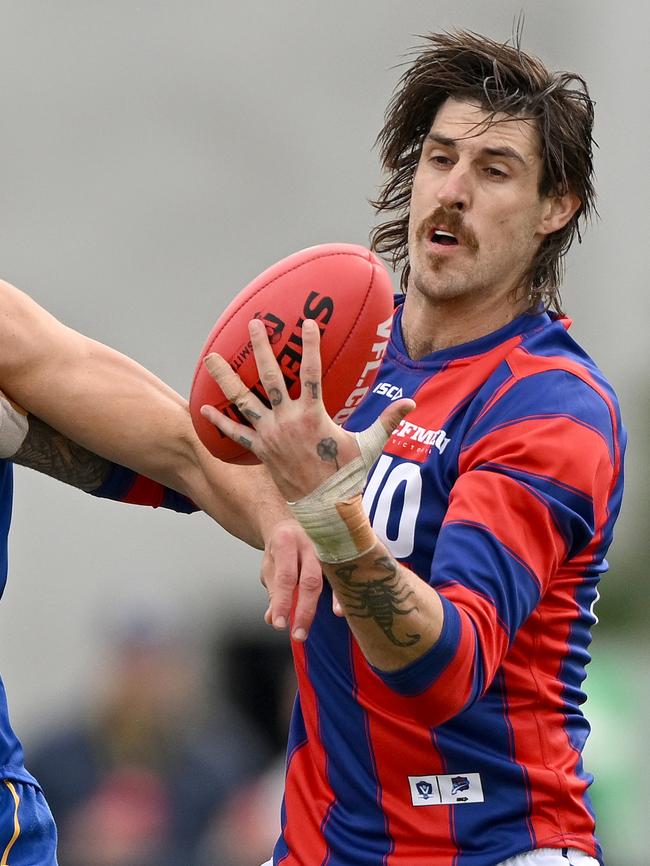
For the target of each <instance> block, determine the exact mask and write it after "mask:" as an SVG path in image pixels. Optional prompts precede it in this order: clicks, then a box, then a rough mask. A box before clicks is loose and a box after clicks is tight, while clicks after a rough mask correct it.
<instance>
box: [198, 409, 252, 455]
mask: <svg viewBox="0 0 650 866" xmlns="http://www.w3.org/2000/svg"><path fill="white" fill-rule="evenodd" d="M200 411H201V415H203V417H204V418H206V419H207V420H208V421H209V422H210V423H211V424H214V426H215V427H216V428H217V429H218V430H221V432H222V433H223V434H224V436H228V437H229V438H230V439H232V440H233V441H234V442H239V443H240V445H243V446H244V448H249V449H250V450H251V451H252V452H253V453H254V454H255V453H256V449H255V446H256V444H257V442H256V433H255V431H254V430H253V429H252V428H251V427H246V426H245V425H244V424H238V423H237V422H236V421H233V420H232V418H228V417H227V416H226V415H224V414H223V412H220V411H219V410H218V409H215V408H214V406H209V405H207V404H206V405H205V406H201V410H200Z"/></svg>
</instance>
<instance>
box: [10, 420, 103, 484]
mask: <svg viewBox="0 0 650 866" xmlns="http://www.w3.org/2000/svg"><path fill="white" fill-rule="evenodd" d="M27 417H28V419H29V430H28V431H27V436H26V437H25V439H24V441H23V444H22V445H21V446H20V448H19V449H18V451H16V453H15V454H14V456H13V457H12V458H11V459H12V460H13V462H14V463H18V464H20V465H21V466H28V467H29V468H30V469H36V471H37V472H43V473H44V474H45V475H50V476H51V477H52V478H57V479H58V480H59V481H63V482H65V483H66V484H71V485H72V486H73V487H78V488H79V489H80V490H84V491H85V492H86V493H92V491H93V490H97V489H98V488H99V487H101V485H102V484H103V483H104V481H105V480H106V478H107V476H108V473H109V471H110V468H111V466H112V464H111V462H110V461H109V460H105V459H104V458H103V457H99V455H97V454H93V453H92V451H88V450H86V449H85V448H83V447H82V446H81V445H77V443H76V442H72V441H71V440H70V439H67V438H66V437H65V436H63V435H62V434H61V433H59V432H58V431H57V430H54V429H53V428H52V427H50V426H49V425H48V424H46V423H45V422H44V421H41V420H40V418H36V417H35V416H34V415H31V414H30V415H28V416H27Z"/></svg>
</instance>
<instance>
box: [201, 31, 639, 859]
mask: <svg viewBox="0 0 650 866" xmlns="http://www.w3.org/2000/svg"><path fill="white" fill-rule="evenodd" d="M592 122H593V109H592V102H591V100H590V98H589V94H588V91H587V87H586V85H585V82H584V81H583V80H582V79H581V78H580V77H579V76H576V75H570V74H567V73H552V72H549V71H548V70H547V69H546V68H545V66H544V65H543V64H542V63H541V62H540V61H539V60H537V59H536V58H533V57H531V56H529V55H527V54H525V53H524V52H523V51H522V50H521V48H520V46H519V44H518V39H515V40H514V44H505V45H504V44H500V43H498V42H494V41H492V40H490V39H487V38H483V37H481V36H479V35H476V34H473V33H468V32H458V33H453V34H442V35H440V34H437V35H433V36H431V37H429V38H428V40H427V42H426V44H425V45H424V47H423V49H422V50H421V52H420V54H419V55H418V56H417V58H416V59H415V61H414V62H413V63H412V65H411V66H410V67H409V68H408V69H407V71H406V73H405V74H404V75H403V77H402V79H401V82H400V85H399V87H398V90H397V92H396V94H395V96H394V98H393V100H392V102H391V104H390V105H389V108H388V111H387V115H386V121H385V125H384V128H383V130H382V132H381V134H380V137H379V141H380V143H381V153H382V160H383V166H384V168H385V170H386V172H387V178H386V182H385V184H384V186H383V189H382V190H381V192H380V195H379V197H378V199H377V201H376V202H375V204H376V207H377V209H378V210H379V212H380V213H384V212H385V213H388V214H390V216H391V219H389V221H387V222H385V223H384V224H382V225H380V226H379V227H378V228H377V229H376V230H375V232H374V235H373V243H374V248H375V249H376V250H377V251H379V252H380V253H383V254H386V255H388V256H389V257H390V258H391V259H392V261H393V263H394V264H395V265H397V266H401V267H402V268H403V270H402V287H403V289H404V296H403V297H400V298H399V299H398V300H397V302H396V309H395V318H394V324H393V330H392V337H391V342H390V344H389V347H388V350H387V353H386V357H385V359H384V362H383V364H382V367H381V368H380V371H379V374H378V378H377V384H376V386H375V388H374V390H373V393H372V394H370V395H369V396H368V397H367V398H366V400H365V401H364V402H363V403H362V404H361V405H360V406H359V408H358V409H357V411H356V412H355V414H354V415H353V416H352V418H351V419H350V422H349V424H348V425H347V430H343V429H341V428H339V427H337V426H336V425H335V424H334V423H333V422H332V421H331V420H330V419H329V418H328V416H327V414H326V413H325V411H324V408H323V404H322V401H321V397H320V389H319V383H320V358H319V352H318V339H319V336H318V330H317V328H316V327H314V326H313V323H311V322H305V324H304V327H303V341H304V360H303V364H302V369H301V382H302V393H301V397H300V398H299V399H298V400H295V401H292V400H290V399H289V398H288V397H287V394H286V390H284V391H283V392H282V393H283V399H282V400H281V401H278V400H275V401H274V403H275V404H276V405H274V406H273V408H272V409H268V408H267V407H266V406H264V405H262V403H261V402H260V401H259V400H257V398H256V397H255V396H254V395H252V394H251V393H250V392H248V391H246V389H245V387H244V386H243V385H242V383H241V382H240V380H239V378H238V377H237V375H236V374H235V373H234V372H233V371H232V370H231V369H230V368H229V367H228V365H227V364H226V363H225V361H224V360H223V359H221V358H220V357H219V356H216V355H215V356H211V357H210V358H209V359H208V361H207V363H208V367H209V369H210V370H211V372H212V373H213V375H214V376H215V378H216V379H217V380H218V381H219V383H220V384H221V386H222V387H223V388H224V390H225V391H226V393H227V395H228V396H229V398H231V399H237V401H238V405H240V406H245V407H246V408H248V409H250V410H251V411H250V415H249V417H253V416H254V415H257V416H259V420H258V421H256V422H255V432H251V431H250V430H249V429H248V428H246V429H244V428H242V427H240V426H239V425H237V424H236V423H235V422H233V421H231V420H229V419H228V418H226V417H225V416H223V415H220V413H218V412H216V410H213V409H211V408H210V407H204V410H203V411H204V414H205V416H206V417H208V418H210V419H211V420H212V421H213V422H214V423H215V424H216V425H217V426H218V428H219V429H220V430H221V431H222V432H224V433H226V434H227V435H230V436H231V437H233V438H236V439H239V440H240V441H243V440H247V441H248V442H249V443H250V447H251V448H252V450H253V451H254V453H255V454H256V455H257V456H258V457H259V458H260V459H261V460H262V461H263V462H264V463H265V464H266V465H267V467H268V469H269V470H270V472H271V474H272V476H273V478H274V480H275V482H276V484H277V486H278V487H279V489H280V492H281V493H282V494H283V496H284V497H285V498H286V499H287V500H288V501H289V503H290V505H291V507H292V509H293V511H294V514H295V516H296V517H297V519H298V521H299V522H300V523H301V524H302V526H303V528H304V529H305V531H306V532H307V533H308V535H309V536H310V537H311V538H312V540H313V541H314V544H315V547H316V551H317V554H318V557H319V560H320V563H321V566H322V570H323V573H324V574H325V577H326V578H327V581H326V588H325V592H324V598H323V599H322V601H321V604H320V606H319V608H318V611H317V614H316V617H315V619H314V623H313V625H312V628H311V631H310V634H309V638H308V640H307V641H306V642H305V643H294V657H295V665H296V670H297V674H298V680H299V699H298V701H297V704H296V707H295V711H294V718H293V721H292V725H291V731H290V741H289V753H288V767H287V779H286V790H285V809H284V815H283V826H282V835H281V837H280V840H279V841H278V843H277V846H276V848H275V852H274V856H273V861H272V862H273V863H274V864H284V866H297V864H319V863H327V864H328V866H362V864H364V866H379V864H385V866H452V864H453V866H463V864H466V866H497V864H503V863H504V862H507V863H508V866H515V864H516V866H524V864H526V866H569V864H573V866H587V864H591V866H593V864H594V863H595V859H597V860H600V861H601V862H602V854H601V851H600V847H599V844H598V842H597V839H596V836H595V822H594V816H593V813H592V810H591V806H590V802H589V798H588V793H587V789H588V787H589V785H590V783H591V777H590V776H589V775H588V774H587V773H586V772H585V770H584V769H583V766H582V760H581V752H582V749H583V746H584V743H585V740H586V737H587V734H588V730H589V728H588V724H587V722H586V720H585V719H584V717H583V715H582V712H581V710H580V705H581V704H582V703H583V701H584V700H585V696H584V694H583V692H582V682H583V680H584V677H585V665H586V664H587V662H588V661H589V655H588V647H589V643H590V629H591V626H592V625H593V623H594V622H595V618H594V616H593V613H592V606H593V603H594V602H595V600H596V598H597V590H596V586H597V583H598V580H599V578H600V576H601V574H602V573H603V572H604V571H605V570H606V567H607V566H606V561H605V553H606V551H607V548H608V546H609V544H610V542H611V540H612V529H613V524H614V521H615V519H616V516H617V514H618V511H619V507H620V501H621V493H622V474H621V465H622V455H623V450H624V445H625V434H624V431H623V428H622V426H621V421H620V417H619V411H618V406H617V401H616V397H615V395H614V394H613V392H612V389H611V387H610V386H609V384H608V383H607V382H606V381H605V379H604V377H603V376H602V374H601V373H600V371H599V370H598V368H597V367H596V365H595V364H594V362H593V361H592V360H591V359H590V358H589V357H588V356H587V354H586V353H585V352H584V351H583V350H582V349H581V348H580V347H579V346H578V345H577V344H576V343H575V342H574V341H573V339H572V338H571V337H570V336H569V334H568V328H569V325H570V321H569V320H568V319H567V318H566V317H565V316H564V315H563V313H562V312H561V308H560V300H559V294H558V287H559V282H560V276H561V267H562V261H563V257H564V255H565V253H566V251H567V250H568V249H569V247H570V245H571V243H572V241H573V239H574V238H575V237H576V236H578V225H579V220H580V218H581V217H584V216H587V215H588V214H589V213H590V212H591V211H592V210H593V203H594V190H593V181H592V178H593V168H592ZM250 332H251V337H252V340H253V345H254V349H255V353H256V358H257V363H258V368H259V371H260V376H261V380H262V382H263V383H264V385H265V387H266V389H267V391H268V390H269V389H270V388H271V387H274V388H280V389H282V388H283V383H282V377H281V375H280V372H279V369H278V367H277V364H276V363H275V361H274V358H273V355H272V352H271V349H270V347H269V345H268V342H267V339H266V336H265V334H264V331H263V328H260V327H259V323H256V322H251V326H250ZM364 489H365V492H363V491H364ZM280 548H281V540H280V536H277V537H276V538H275V540H272V541H271V544H270V546H269V548H268V551H267V557H270V559H271V560H272V559H273V555H274V550H278V551H279V550H280ZM332 591H333V593H334V595H335V597H336V599H338V605H339V607H340V612H341V613H342V615H343V617H344V618H338V619H337V618H336V617H335V616H334V615H333V613H332V610H331V598H329V595H330V593H331V592H332ZM335 605H336V601H335ZM269 862H271V861H269Z"/></svg>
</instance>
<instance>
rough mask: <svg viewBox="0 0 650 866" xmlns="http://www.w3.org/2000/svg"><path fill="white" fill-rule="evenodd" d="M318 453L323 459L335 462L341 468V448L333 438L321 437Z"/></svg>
mask: <svg viewBox="0 0 650 866" xmlns="http://www.w3.org/2000/svg"><path fill="white" fill-rule="evenodd" d="M316 453H317V454H318V456H319V457H320V459H321V460H325V461H327V462H330V463H332V462H333V463H334V465H335V466H336V468H337V469H338V468H339V461H338V459H337V458H338V456H339V449H338V446H337V444H336V442H335V441H334V440H333V439H331V438H328V439H321V441H320V442H319V443H318V445H317V446H316Z"/></svg>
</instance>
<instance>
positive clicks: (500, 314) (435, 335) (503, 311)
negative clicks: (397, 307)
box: [402, 290, 528, 360]
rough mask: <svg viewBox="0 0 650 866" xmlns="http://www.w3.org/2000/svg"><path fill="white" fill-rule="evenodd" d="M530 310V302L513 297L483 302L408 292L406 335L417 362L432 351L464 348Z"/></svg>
mask: <svg viewBox="0 0 650 866" xmlns="http://www.w3.org/2000/svg"><path fill="white" fill-rule="evenodd" d="M527 309H528V301H527V300H526V299H520V300H518V301H514V300H513V299H512V297H511V296H508V297H504V298H501V299H500V300H499V301H495V300H494V299H488V300H487V301H483V302H481V300H480V299H477V298H476V297H460V298H447V299H444V300H438V299H431V298H429V297H423V296H422V295H421V294H420V293H419V292H417V290H415V291H410V292H407V294H406V299H405V301H404V313H403V315H402V336H403V339H404V345H405V347H406V351H407V352H408V355H409V357H410V358H412V359H413V360H418V359H419V358H423V357H424V356H425V355H429V354H431V352H437V351H439V350H440V349H449V348H451V347H452V346H460V345H462V344H463V343H469V342H471V341H472V340H478V339H479V338H480V337H484V336H486V334H491V333H493V332H494V331H498V330H499V328H503V327H504V325H507V324H508V323H509V322H511V321H512V320H513V319H516V318H517V316H520V315H521V314H522V313H523V312H525V311H526V310H527Z"/></svg>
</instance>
